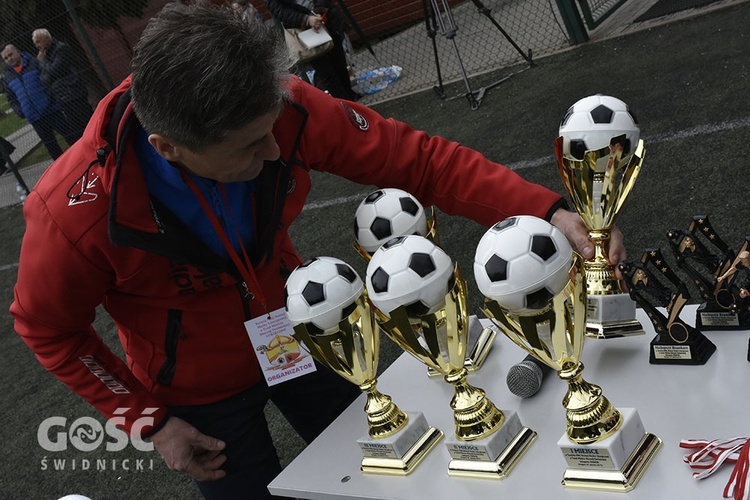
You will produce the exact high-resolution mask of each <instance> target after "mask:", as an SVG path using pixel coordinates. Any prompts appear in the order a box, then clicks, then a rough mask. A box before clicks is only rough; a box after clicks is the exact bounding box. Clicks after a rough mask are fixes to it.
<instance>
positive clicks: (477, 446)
mask: <svg viewBox="0 0 750 500" xmlns="http://www.w3.org/2000/svg"><path fill="white" fill-rule="evenodd" d="M367 289H368V296H369V297H370V301H371V302H372V303H373V305H374V307H375V310H376V316H377V320H378V322H379V323H380V325H381V327H382V328H383V329H384V330H385V332H386V333H387V335H388V336H389V337H390V338H391V339H392V340H393V341H394V342H396V343H397V344H398V345H399V346H401V347H402V348H403V349H404V350H406V351H407V352H408V353H410V354H411V355H412V356H414V357H415V358H417V359H418V360H420V361H421V362H422V363H424V364H425V365H427V366H428V367H430V368H432V369H434V370H436V371H438V372H439V373H441V374H442V375H443V377H444V379H445V381H446V382H448V383H450V384H452V385H453V387H454V396H453V398H452V399H451V402H450V406H451V408H452V409H453V419H454V423H455V433H454V435H453V436H450V437H446V445H447V448H448V452H449V453H450V455H451V461H450V463H449V465H448V474H449V475H451V476H462V477H474V478H488V479H502V478H504V477H505V476H507V475H508V474H509V473H510V472H511V470H512V469H513V467H514V466H515V465H516V464H517V463H518V461H519V460H520V459H521V457H523V455H524V453H525V452H526V451H527V450H528V448H529V447H530V446H531V444H532V443H533V442H534V440H535V439H536V432H534V431H532V430H531V429H529V428H527V427H524V426H523V425H522V424H521V421H520V419H519V417H518V415H517V414H516V413H515V412H512V411H509V412H506V413H503V412H502V411H500V410H499V409H497V407H496V406H495V405H494V404H493V403H492V401H490V399H489V398H487V396H486V394H485V391H484V390H482V389H480V388H477V387H474V386H473V385H471V384H469V383H468V382H467V375H468V370H467V368H466V366H465V363H464V361H465V358H466V349H467V341H468V329H469V321H468V314H467V307H466V300H467V293H466V284H465V282H464V281H463V280H462V279H461V277H460V275H459V271H458V267H457V266H456V267H455V268H454V267H453V265H452V263H451V259H450V257H448V256H447V255H446V254H445V252H443V251H442V250H441V249H440V248H439V247H437V246H435V245H434V244H433V243H431V242H430V241H429V240H427V239H425V238H423V237H421V236H406V237H401V238H397V239H394V240H391V241H389V242H387V243H386V244H385V245H383V246H382V247H381V248H380V249H379V250H378V251H377V252H376V253H375V254H374V255H373V258H372V260H371V261H370V264H369V265H368V268H367Z"/></svg>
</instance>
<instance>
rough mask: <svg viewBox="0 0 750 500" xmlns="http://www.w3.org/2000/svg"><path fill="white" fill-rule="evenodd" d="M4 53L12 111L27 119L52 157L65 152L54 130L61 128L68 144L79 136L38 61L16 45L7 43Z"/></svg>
mask: <svg viewBox="0 0 750 500" xmlns="http://www.w3.org/2000/svg"><path fill="white" fill-rule="evenodd" d="M2 57H3V60H4V61H5V64H6V65H7V68H6V70H5V94H6V95H7V96H8V102H9V103H10V107H11V108H12V109H13V111H14V112H15V113H16V114H17V115H18V116H19V117H20V118H23V119H25V120H27V121H28V122H29V123H30V124H31V126H32V127H34V130H35V131H36V133H37V135H38V136H39V138H40V139H41V140H42V144H44V147H45V148H47V152H48V153H49V155H50V156H51V157H52V159H53V160H54V159H57V158H58V157H60V155H62V148H61V147H60V144H59V143H58V142H57V138H56V137H55V132H59V133H60V135H62V136H63V138H64V139H65V141H67V143H68V144H73V143H74V142H75V141H76V139H78V137H76V136H75V135H74V134H71V132H70V127H68V124H67V122H66V121H65V115H63V113H62V111H61V110H60V105H59V104H58V103H57V102H55V101H53V100H52V99H51V98H50V96H49V95H48V93H47V89H46V87H45V85H44V83H43V82H42V80H41V71H40V68H39V61H37V60H36V58H34V57H32V56H31V55H29V54H27V53H26V52H21V51H20V50H18V49H17V48H16V47H15V46H14V45H10V44H8V45H6V46H5V48H4V49H3V51H2Z"/></svg>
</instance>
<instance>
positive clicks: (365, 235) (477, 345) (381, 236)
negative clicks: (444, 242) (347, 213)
mask: <svg viewBox="0 0 750 500" xmlns="http://www.w3.org/2000/svg"><path fill="white" fill-rule="evenodd" d="M409 234H424V236H425V238H427V239H428V240H430V241H432V242H433V243H434V244H435V245H438V246H440V234H439V232H438V225H437V210H436V209H435V207H431V208H430V212H429V215H428V213H427V210H425V209H424V208H423V207H422V205H421V204H420V203H419V201H417V199H416V198H414V197H413V196H412V195H410V194H409V193H407V192H405V191H401V190H400V189H393V188H389V189H379V190H376V191H373V192H372V193H370V194H368V195H367V196H366V197H365V198H364V199H363V200H362V202H361V203H360V204H359V207H357V212H356V214H355V216H354V241H353V242H352V245H353V246H354V249H355V250H356V251H357V253H358V254H359V255H360V256H361V257H362V258H363V259H364V260H365V262H370V259H371V258H372V254H373V253H375V251H376V250H377V249H378V248H380V246H381V245H382V244H383V243H385V242H387V241H388V240H390V239H392V238H396V237H399V236H407V235H409ZM469 337H470V339H469V340H470V342H471V345H472V348H471V350H470V351H469V352H468V354H467V355H466V360H465V361H464V366H465V367H466V369H467V370H469V371H470V372H473V371H476V370H479V369H480V368H481V367H482V365H483V364H484V362H485V360H486V359H487V356H488V355H489V353H490V350H491V349H492V344H493V342H494V341H495V337H497V332H496V331H495V330H494V329H492V328H483V327H482V326H480V323H479V319H478V318H477V317H476V316H472V317H471V318H470V329H469ZM427 374H428V375H429V376H430V377H437V376H440V375H441V373H440V372H439V371H437V370H435V369H433V368H431V367H428V368H427Z"/></svg>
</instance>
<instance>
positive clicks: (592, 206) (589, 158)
mask: <svg viewBox="0 0 750 500" xmlns="http://www.w3.org/2000/svg"><path fill="white" fill-rule="evenodd" d="M596 98H601V99H602V100H603V101H602V102H609V101H615V102H616V103H619V104H620V105H621V106H623V107H625V109H627V108H626V105H625V104H624V103H622V102H621V101H619V99H615V98H613V97H608V96H590V97H587V98H585V99H583V100H581V101H579V102H578V103H576V104H574V105H573V107H572V108H571V110H572V111H569V114H568V116H566V118H565V119H564V120H563V125H561V127H560V133H561V136H560V137H558V138H557V139H556V140H555V157H556V158H557V166H558V169H559V170H560V175H561V177H562V181H563V184H564V186H565V189H566V190H567V192H568V194H569V195H570V198H571V200H572V202H573V205H574V206H575V209H576V211H577V212H578V214H579V215H580V216H581V219H583V222H584V224H585V225H586V227H587V228H588V229H589V237H590V238H591V240H592V241H593V242H594V245H595V255H594V257H593V258H592V259H590V260H587V261H586V262H585V263H584V268H585V270H586V282H587V284H588V294H589V298H588V309H587V318H588V319H587V335H588V336H590V337H596V338H614V337H625V336H632V335H643V334H644V333H645V332H644V330H643V327H642V325H641V324H640V322H639V321H638V320H636V319H635V302H634V301H633V300H632V299H631V298H630V296H629V295H628V294H627V293H625V292H624V291H623V289H622V286H621V285H620V282H619V280H618V279H617V277H616V276H615V269H614V266H613V265H612V264H611V262H610V261H609V257H608V252H607V248H608V245H609V240H610V230H611V228H612V226H613V225H614V223H615V219H616V217H617V215H618V213H619V212H620V210H621V209H622V205H623V204H624V203H625V200H626V199H627V197H628V195H629V194H630V192H631V191H632V189H633V186H634V184H635V180H636V178H637V177H638V173H639V172H640V169H641V165H642V164H643V157H644V155H645V153H646V150H645V147H644V144H643V140H641V139H636V137H638V134H637V133H636V135H635V136H634V137H633V139H634V142H635V143H634V144H630V139H628V137H627V135H625V134H622V135H616V134H617V133H618V132H614V129H615V128H616V127H614V126H613V136H612V137H611V141H610V143H609V144H608V145H607V146H605V147H602V148H600V149H592V150H587V151H585V152H584V151H578V153H577V155H576V156H578V157H576V156H574V155H573V154H572V153H570V152H566V151H565V149H564V143H565V141H566V137H563V135H562V134H563V133H565V127H566V126H570V122H571V121H572V120H575V119H576V113H578V112H577V111H576V109H577V108H578V107H579V105H581V103H583V101H585V100H590V99H596ZM605 99H606V100H607V101H604V100H605ZM599 108H602V106H599V107H597V108H594V109H593V110H591V112H590V115H592V116H593V115H594V114H595V112H596V110H597V109H599ZM604 109H607V108H606V106H604ZM607 111H609V110H608V109H607ZM609 112H610V113H612V111H609ZM620 113H623V111H620ZM578 114H579V115H580V114H582V113H578ZM604 115H605V116H604V118H607V117H609V118H610V119H613V120H614V119H617V118H612V115H608V114H607V113H606V112H604ZM627 116H628V117H629V116H630V115H629V114H628V115H627ZM631 120H632V119H631ZM632 127H633V129H634V131H637V125H635V124H634V123H633V124H632ZM573 128H575V127H573ZM593 128H594V127H592V129H593ZM599 133H600V134H601V133H603V132H599ZM577 135H584V134H583V132H580V131H579V132H578V133H577ZM567 140H568V141H569V144H572V142H574V141H573V140H572V139H570V137H567ZM581 144H584V143H581ZM624 145H626V146H627V147H628V148H630V147H632V148H634V151H633V154H632V155H630V157H629V159H627V160H623V156H625V155H627V154H628V153H629V152H630V151H626V150H625V147H624ZM568 149H572V145H569V146H568Z"/></svg>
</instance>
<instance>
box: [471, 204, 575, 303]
mask: <svg viewBox="0 0 750 500" xmlns="http://www.w3.org/2000/svg"><path fill="white" fill-rule="evenodd" d="M572 264H573V249H572V247H571V246H570V243H569V242H568V240H567V238H566V237H565V235H564V234H563V233H562V231H560V230H559V229H557V228H556V227H555V226H553V225H552V224H550V223H549V222H547V221H545V220H542V219H539V218H537V217H533V216H530V215H522V216H518V217H509V218H508V219H505V220H503V221H501V222H498V223H497V224H495V225H494V226H492V227H491V228H490V229H489V230H488V231H487V232H486V233H485V234H484V236H482V239H481V240H479V244H478V245H477V250H476V253H475V255H474V278H475V279H476V282H477V286H478V287H479V290H480V291H481V292H482V295H484V296H485V297H487V298H489V299H491V300H495V301H496V302H497V303H498V304H500V306H501V307H502V308H504V309H507V310H508V311H510V312H512V313H514V314H521V315H522V314H529V313H534V312H538V311H539V310H540V309H544V308H545V307H546V306H547V305H548V304H549V301H550V299H552V297H554V296H555V295H557V294H558V293H559V292H561V291H562V289H563V288H565V285H566V284H567V283H568V280H569V279H570V267H571V265H572Z"/></svg>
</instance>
